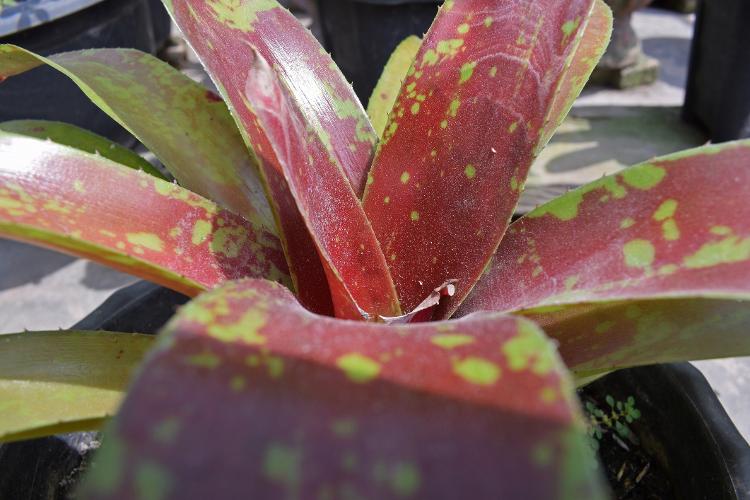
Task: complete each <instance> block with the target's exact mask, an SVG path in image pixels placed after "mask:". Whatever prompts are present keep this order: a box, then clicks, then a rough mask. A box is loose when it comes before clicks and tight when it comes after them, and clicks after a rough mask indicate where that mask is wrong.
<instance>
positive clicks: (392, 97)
mask: <svg viewBox="0 0 750 500" xmlns="http://www.w3.org/2000/svg"><path fill="white" fill-rule="evenodd" d="M421 44H422V40H421V39H420V38H419V37H417V36H413V35H412V36H410V37H408V38H406V39H404V40H403V41H402V42H401V43H399V44H398V46H397V47H396V49H395V50H394V51H393V54H391V57H390V58H389V59H388V63H386V65H385V68H383V73H382V74H381V75H380V79H379V80H378V83H377V85H375V89H374V90H373V91H372V95H371V96H370V100H369V101H368V103H367V114H368V115H369V116H370V121H371V122H372V127H373V128H374V129H375V132H376V133H377V134H378V137H382V136H383V132H384V131H385V126H386V124H387V123H388V113H390V112H391V109H393V104H394V103H395V102H396V98H397V97H398V93H399V91H400V90H401V84H402V83H404V80H405V79H406V73H407V72H408V71H409V68H410V67H411V65H412V63H413V62H414V57H415V56H416V55H417V51H418V50H419V46H420V45H421Z"/></svg>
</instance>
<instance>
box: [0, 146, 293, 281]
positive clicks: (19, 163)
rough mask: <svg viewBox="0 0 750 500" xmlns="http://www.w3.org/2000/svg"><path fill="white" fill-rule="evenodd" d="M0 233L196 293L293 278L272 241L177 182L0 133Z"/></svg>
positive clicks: (261, 230)
mask: <svg viewBox="0 0 750 500" xmlns="http://www.w3.org/2000/svg"><path fill="white" fill-rule="evenodd" d="M0 235H3V236H6V237H10V238H14V239H19V240H22V241H26V242H30V243H35V244H38V245H42V246H47V247H51V248H54V249H57V250H61V251H64V252H67V253H71V254H73V255H77V256H80V257H85V258H89V259H92V260H95V261H97V262H100V263H103V264H106V265H108V266H110V267H114V268H116V269H119V270H121V271H124V272H127V273H130V274H134V275H136V276H139V277H141V278H144V279H148V280H150V281H154V282H156V283H159V284H161V285H164V286H167V287H169V288H172V289H174V290H177V291H179V292H182V293H185V294H188V295H195V294H196V293H198V292H200V291H202V290H204V289H206V288H211V287H213V286H216V285H217V284H219V283H221V282H222V281H225V280H227V279H236V278H240V277H248V276H249V277H266V278H269V279H273V280H278V281H281V282H284V283H285V284H287V285H291V283H290V281H289V276H288V275H287V271H286V263H285V261H284V255H283V253H282V251H281V248H280V245H279V241H278V239H277V238H276V237H275V236H274V235H273V234H271V233H269V232H268V231H267V230H266V228H265V226H261V225H257V224H254V223H252V222H248V221H246V220H244V219H243V218H241V217H239V216H237V215H234V214H233V213H231V212H229V211H227V210H224V209H221V208H219V207H218V206H216V205H215V204H214V203H213V202H211V201H208V200H206V199H205V198H202V197H200V196H198V195H197V194H194V193H192V192H190V191H187V190H186V189H183V188H181V187H179V186H177V185H176V184H172V183H169V182H166V181H163V180H161V179H158V178H156V177H153V176H151V175H148V174H146V173H145V172H141V171H135V170H133V169H130V168H127V167H124V166H121V165H119V164H116V163H113V162H111V161H109V160H106V159H104V158H102V157H100V156H95V155H90V154H88V153H84V152H82V151H79V150H76V149H72V148H68V147H65V146H60V145H57V144H54V143H52V142H49V141H41V140H39V139H34V138H30V137H24V136H18V135H14V134H9V133H7V132H0Z"/></svg>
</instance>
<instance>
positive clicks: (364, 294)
mask: <svg viewBox="0 0 750 500" xmlns="http://www.w3.org/2000/svg"><path fill="white" fill-rule="evenodd" d="M253 57H255V59H254V61H252V69H251V70H250V73H249V75H248V80H247V86H246V88H245V97H246V98H247V102H246V105H247V108H246V114H248V116H251V115H254V117H255V122H256V123H257V124H258V125H259V127H260V129H262V130H263V134H264V135H261V134H256V133H254V131H253V130H251V131H250V137H251V138H254V139H256V141H261V140H263V139H264V138H265V139H267V140H268V141H269V142H270V144H271V148H272V150H273V152H274V154H275V156H276V159H277V160H278V164H279V166H280V167H281V169H282V171H283V173H284V176H285V177H286V179H287V182H288V185H289V188H290V192H291V193H292V196H294V199H295V201H296V203H297V207H298V208H299V211H300V213H301V215H302V217H304V219H305V222H306V223H307V227H308V228H309V231H310V234H311V235H312V237H313V239H314V240H315V243H316V245H317V247H318V252H319V253H320V255H321V258H322V260H323V265H324V269H325V270H326V274H327V275H328V282H329V285H330V287H331V294H332V298H333V304H334V306H335V309H336V316H338V317H345V318H351V319H362V318H363V317H364V318H368V319H374V318H372V316H374V315H382V316H395V315H398V314H399V312H400V309H399V305H398V298H397V297H396V291H395V289H394V287H393V282H392V281H391V277H390V273H389V272H388V266H387V264H386V262H385V258H384V257H383V253H382V252H381V251H380V246H379V244H378V241H377V240H376V239H375V235H374V234H373V232H372V228H371V227H370V224H369V221H368V220H367V217H366V216H365V213H364V211H363V210H362V206H361V205H360V203H359V200H358V199H357V197H356V195H355V194H354V191H352V189H351V187H350V185H349V183H348V182H347V180H346V177H345V176H344V174H343V171H342V170H341V168H340V167H339V166H338V165H337V164H336V162H335V161H334V160H333V159H332V158H331V157H330V156H329V153H328V152H327V151H326V149H325V148H324V147H323V145H322V144H321V143H320V142H319V141H318V140H317V139H316V137H315V136H314V135H312V134H310V132H309V131H310V126H309V124H308V123H306V122H305V121H304V117H303V116H302V115H301V113H300V112H299V109H298V108H297V107H296V106H295V105H294V103H293V101H292V100H291V98H290V96H289V93H288V89H287V87H286V86H285V85H284V84H283V82H282V81H280V80H279V79H277V78H276V75H275V74H274V72H273V70H272V69H271V68H270V67H269V66H268V64H267V63H266V61H265V60H263V58H262V56H260V54H258V53H255V54H253Z"/></svg>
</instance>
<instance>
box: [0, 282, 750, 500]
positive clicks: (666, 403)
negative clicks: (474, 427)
mask: <svg viewBox="0 0 750 500" xmlns="http://www.w3.org/2000/svg"><path fill="white" fill-rule="evenodd" d="M186 301H187V297H185V296H183V295H180V294H178V293H176V292H172V291H169V290H166V289H164V288H160V287H157V286H155V285H151V284H149V283H145V282H140V283H137V284H135V285H132V286H130V287H127V288H124V289H122V290H120V291H118V292H116V293H115V294H113V295H112V296H111V297H110V298H109V299H107V301H106V302H104V304H102V305H101V306H100V307H99V308H98V309H96V310H95V311H94V312H93V313H91V314H90V315H89V316H88V317H87V318H85V319H84V320H83V321H81V322H80V323H78V324H77V325H75V328H79V329H104V330H115V331H124V332H141V333H153V332H155V331H156V330H158V329H159V328H160V327H161V326H162V325H163V324H164V323H165V322H166V321H167V320H168V319H169V317H171V316H172V314H174V311H175V309H176V307H177V306H179V305H180V304H183V303H184V302H186ZM591 387H592V388H593V389H594V390H599V391H600V392H604V393H606V394H611V395H613V396H614V397H615V398H618V399H626V398H627V396H633V397H635V399H636V401H637V404H638V408H639V409H640V410H641V413H642V415H643V417H642V419H641V421H646V422H645V424H646V429H647V432H650V433H651V438H652V439H649V441H650V442H653V443H657V444H656V446H657V447H658V448H659V450H657V453H656V455H658V456H660V457H662V458H663V461H664V463H663V464H662V468H663V469H665V470H667V471H668V473H669V474H670V476H671V478H672V482H673V483H675V484H676V485H678V487H677V488H678V489H677V491H675V494H676V498H680V499H681V500H692V499H696V500H697V499H710V500H722V499H731V500H750V447H748V445H747V443H746V442H745V441H744V439H743V438H742V436H741V435H740V434H739V432H738V431H737V429H736V428H735V426H734V424H733V423H732V421H731V419H730V418H729V417H728V416H727V414H726V412H725V411H724V408H723V407H722V406H721V404H720V403H719V400H718V399H717V398H716V396H715V395H714V393H713V391H712V389H711V386H710V385H709V384H708V382H707V381H706V379H705V378H704V377H703V375H701V373H700V372H699V371H698V370H696V369H695V368H693V367H692V366H691V365H690V364H688V363H678V364H670V365H660V366H649V367H640V368H632V369H629V370H621V371H618V372H616V373H613V374H610V375H608V376H606V377H603V378H602V379H600V380H598V381H596V382H594V383H593V384H591ZM97 446H98V435H97V434H96V433H92V432H86V433H76V434H67V435H64V436H55V437H50V438H43V439H34V440H29V441H22V442H17V443H10V444H5V445H0V498H1V499H3V500H15V499H19V500H21V499H22V500H27V499H33V500H36V499H39V500H48V499H56V500H57V499H60V500H62V499H64V498H66V496H67V494H68V493H69V492H70V491H71V489H72V487H73V486H74V485H75V482H76V480H77V479H78V477H79V475H80V472H81V465H82V463H84V464H85V460H84V459H85V458H86V456H87V455H88V453H90V452H91V450H92V449H96V447H97Z"/></svg>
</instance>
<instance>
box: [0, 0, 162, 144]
mask: <svg viewBox="0 0 750 500" xmlns="http://www.w3.org/2000/svg"><path fill="white" fill-rule="evenodd" d="M168 36H169V17H168V15H167V14H166V10H165V9H164V8H163V6H161V5H160V2H159V0H104V1H101V2H99V3H97V4H95V5H92V6H90V7H88V8H85V9H83V10H80V11H78V12H75V13H73V14H70V15H67V16H65V17H62V18H60V19H56V20H54V21H51V22H48V23H44V24H41V25H38V26H35V27H33V28H30V29H27V30H24V31H21V32H18V33H14V34H11V35H7V36H4V37H1V38H0V43H13V44H16V45H20V46H21V47H24V48H27V49H30V50H33V51H34V52H37V53H40V54H42V55H50V54H54V53H58V52H67V51H71V50H80V49H89V48H103V47H131V48H136V49H139V50H142V51H144V52H149V53H152V54H154V53H156V51H157V50H158V49H159V48H160V47H161V45H163V43H164V42H165V41H166V38H167V37H168ZM23 118H32V119H45V120H57V121H62V122H67V123H72V124H74V125H78V126H80V127H83V128H85V129H87V130H91V131H93V132H96V133H98V134H100V135H103V136H105V137H108V138H110V139H112V140H114V141H117V142H119V143H121V144H124V145H132V143H133V142H134V139H133V138H132V136H131V135H130V134H128V133H127V132H126V131H125V130H124V129H123V128H122V127H120V126H119V125H118V124H117V123H115V122H114V121H113V120H112V119H110V118H109V117H108V116H107V115H106V114H104V113H103V112H102V111H100V110H99V109H98V108H97V107H96V106H94V105H93V104H92V103H91V102H90V101H89V100H88V98H87V97H86V96H84V95H83V93H82V92H81V91H80V90H79V89H78V87H76V85H75V84H74V83H73V82H71V81H70V80H69V79H68V78H67V77H65V76H63V75H62V74H60V73H59V72H57V71H56V70H53V69H51V68H48V67H40V68H37V69H34V70H33V71H29V72H28V73H24V74H22V75H18V76H15V77H13V78H9V79H8V80H7V81H5V82H4V83H2V85H0V121H5V120H14V119H23Z"/></svg>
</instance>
